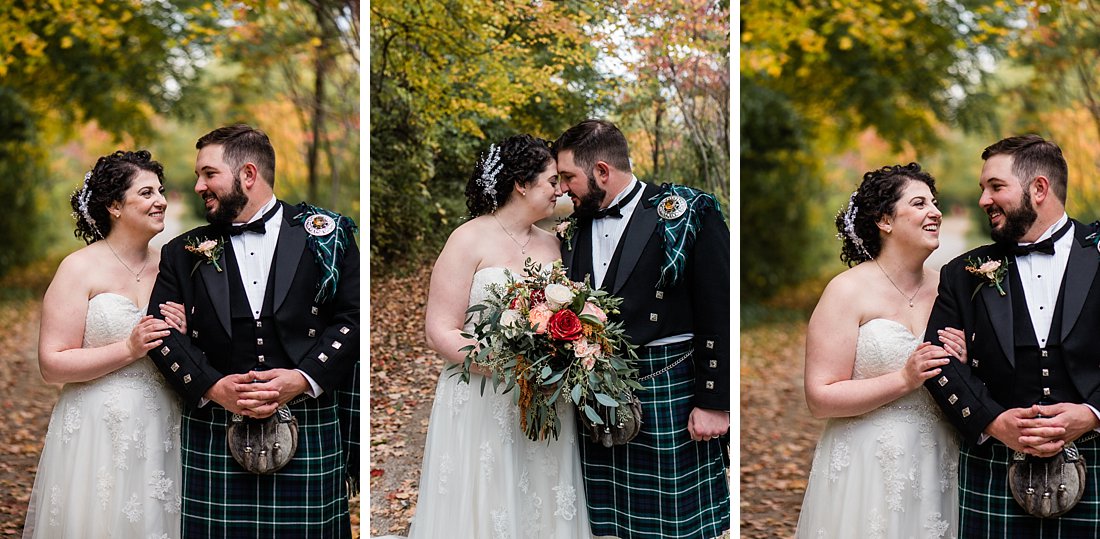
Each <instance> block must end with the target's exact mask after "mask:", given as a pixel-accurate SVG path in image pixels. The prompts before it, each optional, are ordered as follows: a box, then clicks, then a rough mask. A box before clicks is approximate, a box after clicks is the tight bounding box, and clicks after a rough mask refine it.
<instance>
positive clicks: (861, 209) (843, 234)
mask: <svg viewBox="0 0 1100 539" xmlns="http://www.w3.org/2000/svg"><path fill="white" fill-rule="evenodd" d="M910 181H917V182H924V183H925V184H926V185H928V189H929V190H930V191H932V196H933V197H934V196H936V179H935V178H933V177H932V175H931V174H929V173H927V172H925V171H923V170H921V168H920V165H918V164H916V163H909V164H908V165H904V166H902V165H893V166H887V167H882V168H880V169H877V170H872V171H870V172H868V173H866V174H864V175H863V182H862V183H860V184H859V189H857V190H856V192H855V193H853V194H852V198H851V199H849V200H850V203H849V206H848V207H847V208H846V209H844V210H841V211H840V213H838V214H837V216H836V230H837V236H838V237H839V238H840V239H841V240H843V241H844V245H843V246H842V247H841V248H840V260H841V261H842V262H844V263H845V264H847V265H848V267H852V266H854V265H856V264H859V263H860V262H865V261H867V260H870V259H872V258H874V257H876V256H878V254H879V252H881V251H882V239H881V238H879V229H878V225H877V224H876V223H878V221H879V220H880V219H882V217H883V216H884V215H893V214H894V205H895V204H897V202H898V199H900V198H901V192H902V190H903V189H905V184H907V183H909V182H910ZM849 212H854V213H855V215H854V218H852V223H851V224H852V230H851V231H849V230H847V225H848V223H847V222H846V220H847V219H848V216H849ZM849 232H851V233H854V234H855V235H856V237H858V238H859V239H860V240H861V241H862V242H863V248H862V249H861V248H860V246H859V245H857V244H856V242H855V240H854V239H853V238H852V237H851V235H850V233H849Z"/></svg>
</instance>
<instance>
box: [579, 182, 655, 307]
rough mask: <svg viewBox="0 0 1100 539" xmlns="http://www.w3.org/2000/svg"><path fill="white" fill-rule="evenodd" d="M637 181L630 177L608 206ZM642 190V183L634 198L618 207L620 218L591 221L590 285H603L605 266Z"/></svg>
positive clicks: (613, 203)
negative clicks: (628, 181)
mask: <svg viewBox="0 0 1100 539" xmlns="http://www.w3.org/2000/svg"><path fill="white" fill-rule="evenodd" d="M637 183H641V182H640V181H639V180H638V178H636V177H632V178H630V183H628V184H626V187H623V190H622V191H620V192H619V194H618V195H616V196H615V198H614V199H613V200H612V201H611V204H610V205H609V206H613V205H615V204H618V203H619V201H620V200H622V199H623V198H625V197H626V195H627V194H629V193H630V192H631V190H633V189H634V185H635V184H637ZM643 190H645V184H644V183H643V184H642V188H641V189H640V190H639V191H638V192H637V193H634V198H632V199H630V201H629V202H627V203H626V204H623V206H622V207H621V208H619V212H620V213H622V215H623V216H622V217H621V218H619V219H614V218H603V219H594V220H593V221H592V285H593V286H595V287H596V288H599V287H601V286H603V280H604V277H606V276H607V266H608V265H609V264H611V259H612V258H614V257H615V249H616V248H617V247H618V246H619V240H620V239H622V237H623V232H624V231H625V230H626V224H627V223H629V222H630V216H632V215H634V208H635V207H637V206H638V201H639V200H641V199H642V196H641V195H642V191H643Z"/></svg>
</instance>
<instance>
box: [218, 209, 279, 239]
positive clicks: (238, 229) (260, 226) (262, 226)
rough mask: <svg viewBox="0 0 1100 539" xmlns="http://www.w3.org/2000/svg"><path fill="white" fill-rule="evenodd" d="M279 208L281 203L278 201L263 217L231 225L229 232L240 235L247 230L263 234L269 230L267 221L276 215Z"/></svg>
mask: <svg viewBox="0 0 1100 539" xmlns="http://www.w3.org/2000/svg"><path fill="white" fill-rule="evenodd" d="M278 210H279V203H277V202H276V203H275V207H273V208H271V209H270V210H268V211H267V213H265V214H264V216H263V218H262V219H256V220H255V221H252V222H251V223H246V224H243V225H240V226H236V225H230V226H229V229H228V230H227V232H228V233H229V235H230V236H239V235H241V234H244V233H245V232H258V233H260V234H263V233H265V232H267V225H266V223H267V221H268V220H270V219H271V218H272V217H273V216H274V215H275V212H276V211H278Z"/></svg>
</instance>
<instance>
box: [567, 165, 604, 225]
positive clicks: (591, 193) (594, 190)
mask: <svg viewBox="0 0 1100 539" xmlns="http://www.w3.org/2000/svg"><path fill="white" fill-rule="evenodd" d="M586 176H588V175H586ZM605 196H607V191H605V190H603V189H601V188H600V186H599V185H598V184H597V183H596V177H595V176H588V192H587V193H585V195H584V196H583V197H579V198H578V200H577V203H576V205H574V206H573V214H574V215H576V216H577V217H580V218H585V217H592V216H593V215H595V214H596V212H598V211H600V204H601V203H603V198H604V197H605Z"/></svg>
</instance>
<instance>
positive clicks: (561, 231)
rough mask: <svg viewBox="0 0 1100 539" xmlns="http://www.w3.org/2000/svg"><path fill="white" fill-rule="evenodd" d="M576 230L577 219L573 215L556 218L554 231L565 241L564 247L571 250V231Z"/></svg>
mask: <svg viewBox="0 0 1100 539" xmlns="http://www.w3.org/2000/svg"><path fill="white" fill-rule="evenodd" d="M576 230H577V219H576V218H575V217H568V218H565V219H560V218H559V219H558V223H557V224H556V225H554V233H555V234H557V236H558V238H559V239H561V241H563V242H565V248H566V249H568V250H570V251H571V250H573V243H572V240H573V232H575V231H576Z"/></svg>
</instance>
